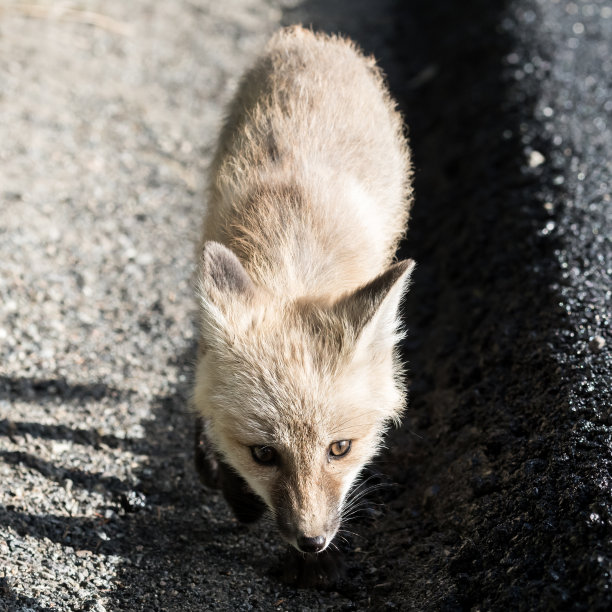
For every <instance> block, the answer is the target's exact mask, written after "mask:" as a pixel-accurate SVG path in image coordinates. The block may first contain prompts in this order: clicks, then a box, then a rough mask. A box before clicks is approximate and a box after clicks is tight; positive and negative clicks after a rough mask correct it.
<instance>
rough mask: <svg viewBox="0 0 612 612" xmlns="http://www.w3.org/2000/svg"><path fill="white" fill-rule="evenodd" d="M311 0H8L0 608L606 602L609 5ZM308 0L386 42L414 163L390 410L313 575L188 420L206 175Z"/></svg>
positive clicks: (611, 361)
mask: <svg viewBox="0 0 612 612" xmlns="http://www.w3.org/2000/svg"><path fill="white" fill-rule="evenodd" d="M330 5H331V3H329V2H325V1H324V0H319V1H318V2H309V1H306V2H302V3H296V2H285V3H282V2H264V1H263V0H230V1H229V2H223V3H214V2H209V1H207V0H177V1H176V2H166V3H162V2H154V1H153V0H138V1H134V2H130V3H124V2H120V1H119V0H111V1H110V2H109V1H107V2H100V1H88V2H83V3H74V4H72V3H67V4H62V5H58V4H57V3H53V2H51V1H46V2H42V3H37V4H31V3H27V4H26V3H21V2H8V1H5V2H3V3H1V4H0V84H1V87H0V610H10V611H13V610H48V609H57V610H74V609H79V610H97V611H100V612H101V611H103V610H130V611H131V610H181V611H186V610H213V609H217V610H227V609H237V610H252V609H264V610H268V609H278V610H320V609H334V610H351V609H358V610H362V609H393V608H396V609H402V610H405V609H415V610H449V611H450V610H471V609H473V610H477V609H488V610H489V609H490V610H508V609H516V610H558V609H572V610H608V609H610V608H612V578H611V571H612V529H611V521H612V512H611V508H612V492H611V491H612V478H611V475H610V468H611V465H612V437H611V434H612V422H611V417H610V412H611V410H610V409H611V407H612V406H611V404H612V400H611V399H610V398H611V397H612V375H611V372H612V370H611V365H612V349H611V347H612V332H611V329H610V324H611V319H612V299H611V298H612V294H611V290H612V248H611V236H612V212H611V206H612V204H611V202H610V199H611V198H610V192H611V185H612V162H611V161H610V160H612V134H611V128H612V102H611V100H612V91H611V90H612V81H610V74H612V53H611V49H610V46H611V44H612V6H611V5H610V3H609V2H576V1H575V2H567V1H557V2H555V1H553V0H548V1H545V0H539V1H536V0H514V1H501V2H487V1H486V0H469V1H466V2H462V3H457V2H453V1H452V0H436V1H432V0H429V1H426V0H411V1H410V2H395V3H394V2H382V3H378V2H377V3H376V8H375V9H374V8H373V6H374V3H371V2H367V1H366V0H361V1H358V2H348V1H347V2H338V3H334V4H333V6H330ZM58 7H59V8H58ZM66 7H73V8H71V9H70V8H66ZM297 21H302V22H304V23H313V24H314V25H315V26H316V27H319V28H323V29H327V30H330V31H337V30H340V31H343V32H345V33H348V34H350V35H351V36H352V37H353V38H355V39H356V40H357V41H358V42H359V43H360V44H361V45H362V46H363V47H364V48H365V49H366V50H368V51H370V52H374V53H375V54H376V55H377V57H379V58H380V61H381V64H382V66H383V68H384V69H385V70H386V71H387V73H388V75H389V80H390V83H391V87H392V90H393V92H394V95H395V96H396V97H397V98H398V99H399V101H400V104H401V107H402V109H403V111H404V114H405V116H406V120H407V124H408V125H409V133H410V138H411V143H412V147H413V151H414V156H415V163H416V205H415V208H414V214H413V218H412V220H411V224H410V231H409V233H408V237H407V240H406V241H405V243H404V245H403V246H402V252H403V254H405V255H406V256H411V257H415V258H416V259H417V261H418V262H419V267H418V270H417V273H416V275H415V282H414V285H413V289H412V291H411V295H410V298H409V300H408V302H407V305H406V318H407V321H408V325H409V327H410V329H411V333H410V337H409V339H408V340H407V342H406V344H405V346H404V351H405V354H406V357H407V360H408V361H409V363H410V367H409V369H410V375H411V390H410V395H411V400H410V408H409V411H408V415H407V418H406V422H405V424H404V427H403V428H402V429H400V430H398V431H396V432H393V434H392V435H391V437H390V439H389V444H388V450H387V451H386V452H385V453H384V454H383V456H382V457H381V459H380V460H379V461H378V462H377V463H376V465H375V466H374V469H373V478H374V480H375V481H376V482H380V483H381V484H388V485H389V486H385V487H383V488H382V489H380V490H379V491H378V493H377V494H376V495H375V496H374V497H373V498H372V502H371V507H370V509H369V512H368V517H367V518H366V519H363V520H361V522H359V523H356V524H355V525H354V526H352V527H351V529H352V530H354V531H355V532H356V533H357V534H358V535H357V536H356V537H355V538H354V539H353V541H352V543H351V548H352V552H351V555H350V557H349V567H348V574H347V579H346V580H345V581H344V582H343V583H341V584H340V585H338V586H337V587H335V588H333V589H330V590H328V591H307V590H295V589H293V588H291V587H288V586H284V585H282V584H281V583H280V581H279V579H278V574H279V572H280V570H281V561H280V559H281V558H282V550H283V548H282V545H281V544H280V542H279V539H278V538H277V537H276V536H275V534H274V531H273V530H272V529H270V527H269V526H268V525H266V524H263V525H260V526H258V527H256V528H254V529H245V528H243V527H240V526H239V525H237V524H236V522H235V521H234V520H233V519H232V518H231V516H230V514H229V513H228V511H227V509H226V507H225V504H224V502H223V500H222V499H220V498H219V497H218V496H217V495H216V494H211V493H209V492H206V491H204V490H203V489H202V488H201V487H200V486H199V484H198V482H197V478H196V475H195V473H194V470H193V468H192V454H191V436H192V422H191V421H192V419H191V417H190V415H189V414H188V411H187V403H188V395H189V388H190V379H191V368H192V362H193V355H194V337H195V333H194V312H195V304H194V299H193V296H192V290H191V276H192V272H193V268H192V265H193V264H192V262H193V245H194V243H195V241H196V239H197V229H198V225H199V222H200V219H201V217H202V209H203V196H202V186H203V180H204V173H205V168H206V165H207V163H208V160H209V156H210V153H211V150H212V145H213V143H214V139H215V136H216V130H217V128H218V124H219V121H220V117H221V113H222V109H223V105H224V103H225V102H226V101H227V100H228V99H229V97H230V96H231V92H232V90H233V87H234V86H235V83H236V79H237V78H238V76H239V74H240V72H241V71H242V70H243V68H244V67H245V66H246V65H248V64H249V62H250V61H251V59H252V57H253V55H254V54H255V53H256V52H257V49H258V48H260V47H261V45H263V44H264V42H265V40H266V39H267V37H268V36H269V34H270V33H271V32H272V31H273V30H274V29H275V28H276V27H278V25H279V24H281V23H291V22H297Z"/></svg>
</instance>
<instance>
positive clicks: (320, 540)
mask: <svg viewBox="0 0 612 612" xmlns="http://www.w3.org/2000/svg"><path fill="white" fill-rule="evenodd" d="M297 545H298V546H299V547H300V550H301V551H302V552H306V553H317V552H320V551H322V550H323V548H324V547H325V537H324V536H317V537H315V538H307V537H306V536H300V537H298V539H297Z"/></svg>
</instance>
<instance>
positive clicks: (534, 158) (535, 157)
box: [528, 151, 546, 168]
mask: <svg viewBox="0 0 612 612" xmlns="http://www.w3.org/2000/svg"><path fill="white" fill-rule="evenodd" d="M545 161H546V158H545V157H544V156H543V155H542V154H541V153H540V152H539V151H532V152H531V153H530V154H529V161H528V163H529V167H530V168H537V167H538V166H541V165H542V164H543V163H544V162H545Z"/></svg>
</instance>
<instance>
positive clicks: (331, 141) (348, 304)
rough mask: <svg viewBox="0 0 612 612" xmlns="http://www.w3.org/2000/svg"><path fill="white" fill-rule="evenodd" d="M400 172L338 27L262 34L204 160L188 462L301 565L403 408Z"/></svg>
mask: <svg viewBox="0 0 612 612" xmlns="http://www.w3.org/2000/svg"><path fill="white" fill-rule="evenodd" d="M410 178H411V166H410V158H409V151H408V146H407V142H406V139H405V137H404V135H403V131H402V120H401V118H400V115H399V114H398V112H397V111H396V109H395V103H394V102H393V100H392V99H391V97H390V95H389V92H388V90H387V88H386V86H385V85H384V82H383V77H382V75H381V72H380V70H379V69H378V68H377V67H376V64H375V62H374V60H373V59H372V58H368V57H365V56H364V55H362V54H361V52H360V51H358V50H357V48H356V47H355V45H354V44H353V43H352V42H350V41H349V40H347V39H344V38H341V37H337V36H327V35H323V34H314V33H313V32H311V31H309V30H305V29H302V28H301V27H292V28H287V29H284V30H282V31H280V32H279V33H278V34H276V35H275V36H274V37H273V38H272V40H271V41H270V42H269V44H268V46H267V47H266V49H265V51H264V53H263V55H262V56H261V57H260V58H259V59H258V60H257V62H256V63H255V65H254V66H253V67H252V68H251V69H250V70H249V71H248V72H247V73H246V75H245V76H244V77H243V79H242V81H241V83H240V86H239V89H238V92H237V94H236V96H235V98H234V100H233V102H232V104H231V105H230V108H229V113H228V117H227V120H226V122H225V125H224V127H223V130H222V132H221V137H220V140H219V144H218V149H217V153H216V156H215V158H214V161H213V164H212V170H211V177H210V190H209V202H208V210H207V214H206V218H205V222H204V230H203V238H202V243H201V250H200V251H201V258H200V261H199V270H198V298H199V303H200V308H201V323H200V329H201V338H200V350H199V357H198V364H197V370H196V384H195V390H194V403H195V408H196V410H197V412H198V415H199V417H200V418H199V428H198V432H197V434H196V438H197V448H196V450H197V456H196V459H197V464H198V467H199V470H200V472H201V475H202V478H203V480H204V481H205V482H206V483H207V484H209V485H213V486H219V487H221V488H222V489H223V491H224V493H225V496H226V499H227V500H228V502H229V504H230V505H231V507H232V508H233V510H234V512H235V513H236V515H237V517H238V518H239V519H240V520H243V521H245V522H249V521H253V520H256V519H258V518H259V517H260V516H261V515H262V514H263V512H264V511H265V510H266V509H267V510H269V511H270V513H271V516H272V517H273V518H274V520H275V522H276V525H277V526H278V530H279V532H280V534H281V535H282V537H283V538H284V539H285V540H286V541H287V542H288V543H289V544H291V545H292V546H293V547H295V549H297V550H298V551H301V552H303V553H310V555H297V556H298V557H299V558H302V559H303V563H304V564H305V565H306V566H311V568H312V572H311V573H312V574H313V575H319V574H320V573H321V572H322V571H323V573H325V571H326V570H325V569H323V570H322V569H321V567H323V565H324V563H323V559H325V558H326V555H325V554H323V555H321V554H319V555H316V556H315V555H314V553H323V551H326V552H328V551H329V550H331V549H329V548H328V547H329V546H330V545H332V549H333V548H334V546H333V543H332V541H333V539H334V536H335V535H336V533H337V531H338V529H339V527H340V525H341V522H342V520H343V513H344V512H345V511H346V508H347V504H346V501H347V498H348V497H349V495H350V492H351V489H352V488H353V487H354V486H355V483H356V482H357V481H358V479H359V475H360V473H361V472H362V470H363V468H364V466H365V465H366V463H367V462H368V461H370V460H371V459H372V457H373V456H374V455H375V454H376V452H377V450H378V447H379V445H380V442H381V438H382V436H383V434H384V432H385V430H386V428H387V426H388V424H389V423H390V422H393V421H396V422H397V421H398V420H399V418H400V416H401V413H402V410H403V406H404V401H405V381H404V377H403V368H402V365H401V363H400V361H399V357H398V354H397V348H396V344H397V340H398V338H399V337H400V336H401V333H402V329H401V324H400V316H399V313H398V309H399V304H400V301H401V300H402V297H403V295H404V293H405V292H406V290H407V288H408V283H409V277H410V273H411V271H412V268H413V265H414V262H413V261H411V260H407V261H399V262H395V263H394V262H393V258H394V254H395V252H396V248H397V246H398V242H399V240H400V238H401V236H402V234H403V232H404V230H405V227H406V223H407V219H408V212H409V208H410V202H411V197H412V196H411V185H410ZM319 560H321V563H318V561H319ZM322 564H323V565H322ZM298 579H299V580H300V581H301V582H309V581H310V580H311V578H309V577H308V576H306V575H301V576H298Z"/></svg>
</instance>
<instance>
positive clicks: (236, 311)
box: [195, 243, 412, 552]
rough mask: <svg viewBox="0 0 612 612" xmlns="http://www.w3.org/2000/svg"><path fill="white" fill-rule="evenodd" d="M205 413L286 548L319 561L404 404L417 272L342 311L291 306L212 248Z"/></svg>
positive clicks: (390, 273) (341, 303) (353, 297)
mask: <svg viewBox="0 0 612 612" xmlns="http://www.w3.org/2000/svg"><path fill="white" fill-rule="evenodd" d="M201 266H202V268H201V274H200V295H201V300H202V348H203V355H202V357H201V359H200V363H199V366H198V371H197V374H196V378H197V380H196V390H195V403H196V408H197V409H198V411H199V412H200V413H201V414H202V415H203V416H204V417H205V418H206V419H207V421H208V426H209V435H210V438H211V441H212V442H213V443H214V444H215V446H216V448H217V450H218V452H219V453H220V454H221V455H222V456H223V458H224V460H225V461H226V462H227V463H228V464H229V465H230V466H231V467H233V468H234V469H235V470H236V471H237V472H238V473H239V474H240V476H242V478H243V479H244V480H245V481H246V482H247V483H248V484H249V486H250V487H251V488H252V489H253V491H254V492H255V493H257V494H258V495H259V496H260V497H261V498H262V499H263V500H264V502H265V503H266V505H267V506H268V508H269V509H270V510H271V512H272V514H273V516H274V517H275V519H276V522H277V525H278V528H279V531H280V533H281V534H282V535H283V537H284V538H285V539H286V540H287V541H288V542H289V543H290V544H292V545H293V546H295V547H296V548H297V549H298V550H302V551H304V552H320V551H322V550H324V549H325V548H326V547H327V546H328V544H329V543H330V542H331V541H332V539H333V538H334V536H335V534H336V532H337V531H338V529H339V527H340V524H341V521H342V518H343V514H345V513H346V512H348V511H350V506H349V507H347V505H346V500H347V497H348V496H349V492H350V491H351V488H352V486H353V484H354V483H355V481H356V479H357V477H358V475H359V474H360V472H361V470H362V469H363V467H364V465H365V464H366V463H367V462H368V461H369V460H370V459H371V458H372V457H373V455H374V454H375V453H376V451H377V449H378V446H379V442H380V439H381V436H382V434H383V433H384V430H385V428H386V425H387V424H388V422H389V421H390V420H397V419H398V418H399V416H400V414H401V410H402V407H403V402H404V395H403V391H402V387H403V385H402V377H401V368H400V367H399V364H398V363H397V359H396V356H395V353H394V350H395V349H394V347H395V344H396V341H397V338H398V322H397V309H398V305H399V301H400V299H401V297H402V294H403V292H404V290H405V288H406V285H407V280H408V277H409V274H410V271H411V269H412V262H400V263H398V264H395V265H394V266H392V267H391V268H389V270H387V272H385V273H383V274H382V275H381V276H379V277H378V278H376V279H374V280H373V281H372V282H371V283H369V284H368V285H366V286H364V287H363V288H361V289H359V290H357V291H355V292H354V293H352V294H349V295H347V296H345V297H343V298H341V299H340V300H337V301H335V302H329V301H325V300H324V301H321V302H316V303H314V302H312V301H305V300H297V301H295V300H294V301H290V302H287V301H283V300H282V299H279V298H278V297H273V296H270V295H268V294H266V293H265V291H263V290H261V289H260V288H258V287H257V286H256V285H255V284H254V283H253V282H252V280H251V279H250V277H249V275H248V273H247V272H246V270H245V269H244V268H243V266H242V264H241V263H240V261H239V260H238V258H237V257H236V256H235V255H234V254H233V253H232V252H231V251H230V250H228V249H227V248H225V247H223V246H222V245H220V244H217V243H207V244H206V246H205V249H204V254H203V257H202V262H201Z"/></svg>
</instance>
